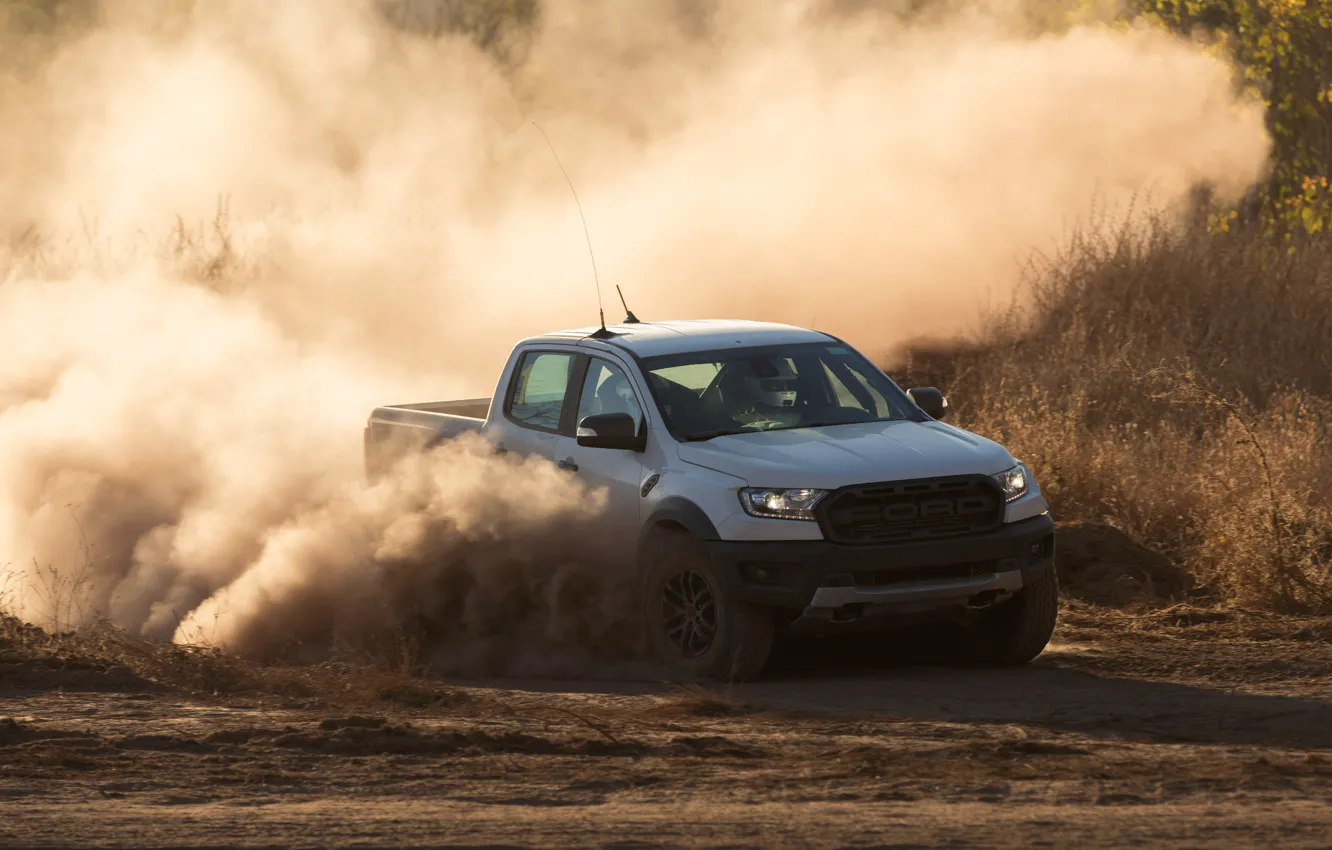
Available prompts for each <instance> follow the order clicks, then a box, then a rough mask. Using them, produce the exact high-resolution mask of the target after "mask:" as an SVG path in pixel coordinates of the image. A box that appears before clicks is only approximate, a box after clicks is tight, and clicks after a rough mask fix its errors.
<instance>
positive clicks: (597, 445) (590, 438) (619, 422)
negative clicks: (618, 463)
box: [578, 413, 647, 452]
mask: <svg viewBox="0 0 1332 850" xmlns="http://www.w3.org/2000/svg"><path fill="white" fill-rule="evenodd" d="M578 445H580V446H585V447H586V448H589V449H623V450H625V451H631V452H641V451H643V450H644V449H645V448H647V435H646V434H639V433H638V429H637V427H636V423H635V422H634V417H632V416H630V415H629V414H627V413H601V414H598V415H596V416H585V417H583V421H582V422H579V423H578Z"/></svg>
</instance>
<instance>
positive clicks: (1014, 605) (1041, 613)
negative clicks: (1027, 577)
mask: <svg viewBox="0 0 1332 850" xmlns="http://www.w3.org/2000/svg"><path fill="white" fill-rule="evenodd" d="M1058 616H1059V579H1058V578H1056V577H1055V571H1054V567H1050V568H1049V569H1047V570H1046V571H1045V572H1044V573H1043V574H1042V575H1041V576H1040V577H1038V578H1036V579H1034V580H1033V581H1032V582H1031V583H1030V584H1028V585H1027V586H1026V587H1024V588H1022V590H1021V591H1019V592H1018V594H1017V596H1015V597H1014V598H1013V599H1010V600H1009V601H1008V602H1005V603H1004V604H1003V605H1000V606H999V607H997V608H995V609H994V610H992V611H987V612H985V613H984V614H983V615H982V617H981V619H980V620H979V621H978V622H975V623H972V624H970V625H967V626H965V627H964V628H963V632H962V634H961V635H959V638H960V640H959V641H958V646H957V653H956V660H957V661H959V662H961V663H963V664H969V665H975V666H981V667H1016V666H1018V665H1021V664H1026V663H1027V662H1028V661H1031V660H1032V659H1033V658H1035V657H1036V656H1038V655H1040V654H1041V652H1042V651H1044V649H1045V645H1046V644H1047V643H1049V642H1050V637H1051V635H1053V634H1054V629H1055V621H1056V620H1057V619H1058Z"/></svg>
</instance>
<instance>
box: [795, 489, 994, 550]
mask: <svg viewBox="0 0 1332 850" xmlns="http://www.w3.org/2000/svg"><path fill="white" fill-rule="evenodd" d="M817 513H818V514H819V519H820V522H821V523H822V524H823V528H824V533H825V534H826V535H827V537H828V539H830V540H833V541H836V542H840V543H884V542H891V541H894V540H917V539H922V538H934V537H953V536H959V535H965V534H976V533H981V532H985V531H991V530H993V529H995V528H997V527H998V526H999V524H1000V523H1001V522H1002V520H1003V501H1002V500H1001V499H1000V498H999V494H998V493H997V492H996V491H995V489H994V487H993V486H992V485H991V484H990V482H989V481H988V480H987V479H985V478H983V477H979V476H975V477H964V478H945V479H933V480H923V481H903V482H891V483H884V484H866V485H860V486H857V487H846V488H843V489H842V490H839V491H837V492H836V493H834V494H833V495H832V496H830V497H829V498H827V499H825V500H824V503H823V504H822V505H821V506H820V507H819V509H818V511H817Z"/></svg>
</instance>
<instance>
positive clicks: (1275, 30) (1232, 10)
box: [1136, 0, 1332, 233]
mask: <svg viewBox="0 0 1332 850" xmlns="http://www.w3.org/2000/svg"><path fill="white" fill-rule="evenodd" d="M1136 2H1137V5H1138V9H1139V11H1140V12H1141V13H1142V14H1143V15H1145V16H1147V17H1149V18H1150V19H1152V20H1155V21H1157V22H1159V23H1160V24H1162V25H1164V26H1167V27H1169V28H1171V29H1172V30H1174V31H1176V32H1179V33H1181V34H1188V35H1198V34H1203V35H1206V36H1208V37H1210V38H1212V39H1213V40H1214V44H1215V45H1216V48H1217V49H1219V50H1224V51H1227V52H1228V53H1229V54H1230V55H1231V56H1232V57H1234V59H1235V60H1236V61H1237V62H1238V63H1239V65H1240V67H1241V68H1242V69H1243V73H1244V84H1245V85H1246V86H1247V87H1249V88H1250V89H1251V90H1252V91H1253V92H1255V93H1256V94H1258V95H1259V96H1260V97H1262V98H1263V100H1264V102H1265V103H1266V104H1267V127H1268V131H1269V132H1270V133H1271V136H1272V142H1273V150H1272V161H1271V172H1270V176H1269V178H1268V180H1267V183H1266V185H1265V186H1263V187H1262V191H1261V193H1260V195H1259V197H1258V199H1257V200H1258V202H1259V204H1260V205H1261V206H1260V211H1259V214H1260V216H1261V218H1262V220H1263V222H1264V223H1265V224H1266V225H1268V226H1269V227H1270V228H1273V229H1276V230H1280V231H1285V232H1292V231H1293V232H1298V231H1303V232H1306V233H1319V232H1324V231H1327V230H1329V229H1332V192H1329V188H1328V180H1329V177H1332V0H1136Z"/></svg>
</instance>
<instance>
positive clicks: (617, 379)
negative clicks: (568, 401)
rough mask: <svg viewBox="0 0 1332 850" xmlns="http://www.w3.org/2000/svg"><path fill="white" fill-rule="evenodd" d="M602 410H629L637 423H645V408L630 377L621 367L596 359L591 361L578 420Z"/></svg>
mask: <svg viewBox="0 0 1332 850" xmlns="http://www.w3.org/2000/svg"><path fill="white" fill-rule="evenodd" d="M599 413H627V414H629V415H630V416H632V417H634V424H635V425H638V426H642V424H643V407H642V405H640V404H639V403H638V395H637V394H636V393H635V392H634V385H633V384H631V383H630V382H629V378H628V376H627V375H625V374H624V371H623V370H621V369H620V367H619V366H616V365H615V364H613V363H609V362H607V361H605V360H599V359H597V358H593V359H592V361H591V362H589V363H588V364H587V377H586V378H584V379H583V394H582V395H581V396H580V397H579V399H578V421H579V422H582V421H583V417H584V416H595V415H597V414H599Z"/></svg>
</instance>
